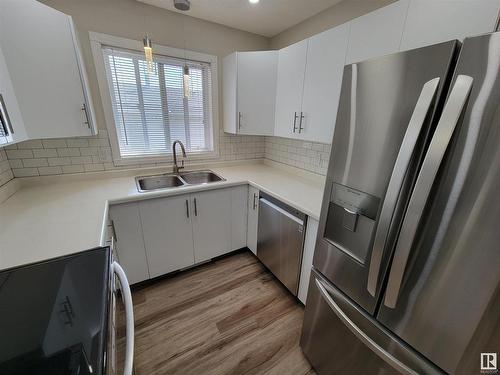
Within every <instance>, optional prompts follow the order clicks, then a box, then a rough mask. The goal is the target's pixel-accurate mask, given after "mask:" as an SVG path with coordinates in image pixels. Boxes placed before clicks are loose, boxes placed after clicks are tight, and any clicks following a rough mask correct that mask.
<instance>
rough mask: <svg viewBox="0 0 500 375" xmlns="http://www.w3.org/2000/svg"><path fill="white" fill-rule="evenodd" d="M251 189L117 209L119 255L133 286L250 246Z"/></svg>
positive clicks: (114, 214)
mask: <svg viewBox="0 0 500 375" xmlns="http://www.w3.org/2000/svg"><path fill="white" fill-rule="evenodd" d="M247 196H248V186H247V185H242V186H236V187H231V188H224V189H214V190H208V191H201V192H198V193H193V194H183V195H177V196H173V197H165V198H155V199H148V200H144V201H140V202H132V203H124V204H118V205H112V206H111V207H110V209H109V215H110V218H111V220H112V224H113V226H114V230H115V232H116V235H115V239H116V251H117V254H118V258H119V260H120V263H121V264H122V265H123V267H124V268H125V271H126V272H127V276H128V277H129V281H130V283H131V284H135V283H138V282H140V281H144V280H147V279H150V278H154V277H157V276H161V275H164V274H167V273H170V272H172V271H176V270H179V269H183V268H186V267H189V266H192V265H194V264H196V263H200V262H204V261H206V260H209V259H211V258H215V257H217V256H220V255H223V254H226V253H228V252H230V251H233V250H237V249H240V248H242V247H245V246H246V241H247V238H246V236H247Z"/></svg>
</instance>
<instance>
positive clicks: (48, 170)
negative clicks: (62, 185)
mask: <svg viewBox="0 0 500 375" xmlns="http://www.w3.org/2000/svg"><path fill="white" fill-rule="evenodd" d="M38 173H40V176H48V175H53V174H62V168H61V167H60V166H57V167H40V168H38Z"/></svg>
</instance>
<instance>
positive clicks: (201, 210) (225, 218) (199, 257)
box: [191, 189, 231, 263]
mask: <svg viewBox="0 0 500 375" xmlns="http://www.w3.org/2000/svg"><path fill="white" fill-rule="evenodd" d="M191 204H192V213H193V238H194V241H193V242H194V254H195V255H194V258H195V263H199V262H203V261H205V260H209V259H211V258H214V257H217V256H219V255H223V254H226V253H228V252H229V251H230V246H231V189H216V190H209V191H203V192H200V193H196V194H192V195H191Z"/></svg>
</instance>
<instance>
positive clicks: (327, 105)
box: [299, 24, 349, 143]
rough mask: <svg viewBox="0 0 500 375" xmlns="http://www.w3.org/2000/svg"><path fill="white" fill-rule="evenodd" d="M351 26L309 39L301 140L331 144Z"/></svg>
mask: <svg viewBox="0 0 500 375" xmlns="http://www.w3.org/2000/svg"><path fill="white" fill-rule="evenodd" d="M348 35H349V25H348V24H344V25H341V26H339V27H335V28H333V29H330V30H328V31H325V32H323V33H321V34H318V35H315V36H313V37H312V38H309V47H308V49H307V63H306V73H305V81H304V95H303V99H302V112H303V116H304V117H303V118H302V119H301V122H300V128H299V134H300V135H301V139H304V140H309V141H315V142H323V143H331V141H332V138H333V129H334V127H335V119H336V117H337V108H338V103H339V97H340V88H341V86H342V74H343V72H344V64H345V56H346V51H347V39H348Z"/></svg>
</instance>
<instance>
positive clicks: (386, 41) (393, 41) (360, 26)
mask: <svg viewBox="0 0 500 375" xmlns="http://www.w3.org/2000/svg"><path fill="white" fill-rule="evenodd" d="M408 5H409V0H399V1H396V2H395V3H393V4H391V5H388V6H385V7H383V8H380V9H377V10H376V11H374V12H371V13H368V14H366V15H364V16H362V17H359V18H356V19H354V20H352V21H351V32H350V36H349V46H348V49H347V58H346V64H352V63H355V62H359V61H362V60H367V59H371V58H375V57H379V56H383V55H388V54H390V53H395V52H398V51H399V46H400V43H401V36H402V34H403V29H404V24H405V19H406V12H407V11H408Z"/></svg>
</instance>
